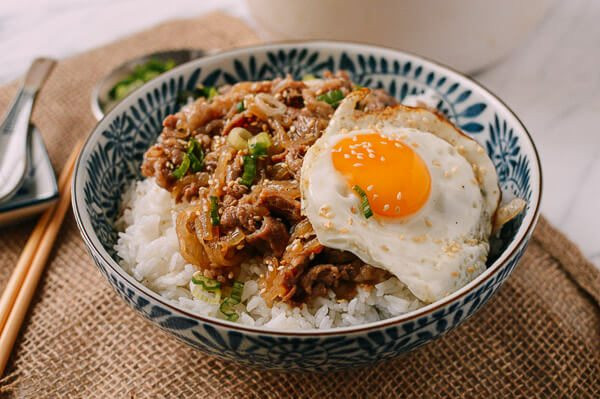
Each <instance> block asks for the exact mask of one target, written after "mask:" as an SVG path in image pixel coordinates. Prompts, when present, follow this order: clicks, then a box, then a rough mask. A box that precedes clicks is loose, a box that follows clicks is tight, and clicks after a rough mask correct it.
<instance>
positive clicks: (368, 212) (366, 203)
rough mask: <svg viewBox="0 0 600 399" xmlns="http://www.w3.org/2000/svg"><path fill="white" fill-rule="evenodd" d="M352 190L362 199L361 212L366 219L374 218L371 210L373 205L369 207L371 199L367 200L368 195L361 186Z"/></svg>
mask: <svg viewBox="0 0 600 399" xmlns="http://www.w3.org/2000/svg"><path fill="white" fill-rule="evenodd" d="M352 189H353V190H354V191H355V192H356V194H358V196H359V197H360V210H361V212H362V214H363V215H364V217H365V218H367V219H368V218H370V217H371V216H373V211H372V210H371V205H369V199H368V198H367V194H366V193H365V192H364V190H363V189H362V188H360V187H359V186H354V187H352Z"/></svg>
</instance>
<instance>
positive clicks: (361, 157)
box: [356, 153, 364, 159]
mask: <svg viewBox="0 0 600 399" xmlns="http://www.w3.org/2000/svg"><path fill="white" fill-rule="evenodd" d="M356 158H358V159H363V158H364V156H363V154H360V153H358V154H356Z"/></svg>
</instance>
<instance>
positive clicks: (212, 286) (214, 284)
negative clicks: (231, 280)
mask: <svg viewBox="0 0 600 399" xmlns="http://www.w3.org/2000/svg"><path fill="white" fill-rule="evenodd" d="M190 291H191V293H192V295H193V296H194V298H196V299H199V300H201V301H204V302H207V303H210V304H213V305H216V304H218V303H219V302H221V283H220V282H218V281H217V280H214V279H212V278H208V277H205V276H204V275H203V274H202V272H200V271H198V272H196V273H194V274H193V275H192V284H191V286H190Z"/></svg>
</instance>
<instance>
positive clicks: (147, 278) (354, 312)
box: [115, 178, 424, 330]
mask: <svg viewBox="0 0 600 399" xmlns="http://www.w3.org/2000/svg"><path fill="white" fill-rule="evenodd" d="M182 207H185V205H176V204H175V201H174V200H173V199H172V198H171V195H170V194H169V192H168V191H166V190H164V189H162V188H160V187H159V186H158V185H157V184H156V183H155V182H154V180H153V179H151V178H149V179H145V180H141V181H137V182H135V183H133V184H132V185H131V187H130V188H129V189H128V190H127V191H126V192H125V194H124V195H123V198H122V216H121V217H120V218H119V219H118V221H117V223H116V228H117V229H118V230H119V231H120V233H119V239H118V241H117V244H116V245H115V250H116V251H117V254H118V255H119V257H120V264H121V266H122V267H123V269H124V270H126V271H127V272H128V273H129V274H131V275H132V276H133V277H134V278H135V279H136V280H138V281H139V282H141V283H142V284H144V285H145V286H147V287H149V288H150V289H152V290H153V291H155V292H157V293H158V294H160V295H161V296H162V297H164V298H165V299H166V300H167V301H169V302H170V303H171V304H173V305H174V306H176V307H179V308H182V309H185V310H188V311H190V312H193V313H196V314H198V315H202V316H212V317H218V318H223V315H221V314H220V312H219V305H218V304H211V303H208V302H205V301H202V300H199V299H197V298H195V297H194V296H192V294H191V291H190V284H191V278H192V274H194V272H195V271H196V268H195V267H194V266H193V265H191V264H189V263H186V262H185V260H184V259H183V257H182V256H181V254H180V253H179V243H178V240H177V234H176V232H175V218H176V215H177V211H178V210H179V209H181V208H182ZM241 269H242V273H241V275H240V276H239V278H238V280H240V281H242V282H244V289H243V292H242V301H241V303H240V304H238V305H236V310H237V311H238V313H239V319H238V320H237V322H238V323H241V324H245V325H248V326H264V327H267V328H273V329H284V330H292V329H293V330H310V329H328V328H333V327H344V326H355V325H359V324H364V323H370V322H374V321H378V320H382V319H386V318H389V317H392V316H396V315H399V314H402V313H406V312H408V311H411V310H414V309H417V308H419V307H421V306H423V305H424V304H423V303H422V302H420V301H419V300H418V299H417V298H416V297H415V296H414V295H412V293H411V292H410V291H409V290H408V289H407V288H406V286H404V285H403V284H402V283H400V281H398V279H396V278H390V279H388V280H386V281H384V282H382V283H380V284H377V285H375V286H374V287H372V288H369V289H367V288H362V287H359V288H358V294H357V295H356V297H354V298H353V299H352V300H350V301H347V300H337V299H336V297H335V294H334V292H333V291H331V290H330V291H329V293H328V296H327V297H318V298H314V299H312V300H311V301H310V302H309V303H307V304H303V305H302V306H301V307H291V306H289V305H287V304H285V303H276V304H274V305H273V307H271V308H270V307H268V306H267V304H266V303H265V301H264V300H263V298H262V297H261V295H260V286H259V283H258V280H259V276H260V275H261V274H264V273H265V272H266V267H265V265H263V264H260V263H258V261H257V260H254V259H250V260H248V263H245V264H243V265H242V268H241Z"/></svg>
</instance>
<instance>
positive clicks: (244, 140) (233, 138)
mask: <svg viewBox="0 0 600 399" xmlns="http://www.w3.org/2000/svg"><path fill="white" fill-rule="evenodd" d="M251 137H252V133H250V132H249V131H247V130H246V129H244V128H243V127H234V128H233V129H231V131H230V132H229V134H228V135H227V143H228V144H229V145H230V146H232V147H233V148H235V149H236V150H244V149H246V148H248V139H249V138H251Z"/></svg>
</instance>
